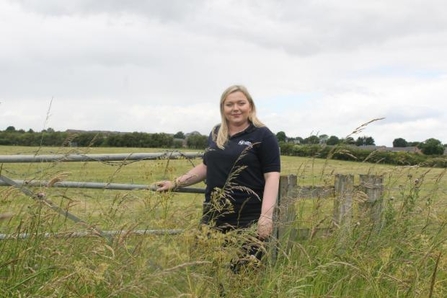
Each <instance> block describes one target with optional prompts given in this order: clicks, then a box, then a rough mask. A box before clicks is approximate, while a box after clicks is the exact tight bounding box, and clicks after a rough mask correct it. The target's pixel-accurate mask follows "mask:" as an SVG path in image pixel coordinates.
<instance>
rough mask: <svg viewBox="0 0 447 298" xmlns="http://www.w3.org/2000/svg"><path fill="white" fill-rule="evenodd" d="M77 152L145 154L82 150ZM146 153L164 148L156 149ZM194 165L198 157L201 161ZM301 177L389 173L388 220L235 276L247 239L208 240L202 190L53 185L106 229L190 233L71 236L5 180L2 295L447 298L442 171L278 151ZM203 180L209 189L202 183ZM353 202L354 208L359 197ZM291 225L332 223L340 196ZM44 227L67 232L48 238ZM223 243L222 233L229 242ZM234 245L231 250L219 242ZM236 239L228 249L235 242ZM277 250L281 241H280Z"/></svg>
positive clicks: (64, 202) (55, 168)
mask: <svg viewBox="0 0 447 298" xmlns="http://www.w3.org/2000/svg"><path fill="white" fill-rule="evenodd" d="M77 151H78V152H81V153H124V152H129V153H130V152H143V150H141V149H134V148H113V149H112V148H78V149H77ZM144 151H145V152H159V151H160V150H153V149H151V150H150V151H147V150H144ZM1 152H2V154H35V153H36V152H38V153H39V154H46V153H55V154H60V153H70V152H71V151H70V149H69V148H68V149H67V148H28V147H2V148H1ZM192 162H193V163H194V164H197V163H198V162H200V160H193V161H192ZM282 166H283V171H282V174H283V175H289V174H294V175H296V176H297V179H298V184H300V185H307V186H309V185H314V186H321V185H324V186H333V185H334V177H335V175H336V174H353V175H354V177H355V183H356V184H357V183H358V179H359V178H358V175H359V174H373V175H383V177H384V186H385V193H384V206H385V208H384V216H385V219H386V224H385V225H384V227H383V228H382V229H381V230H380V231H376V230H374V229H373V226H372V224H371V223H370V222H369V221H368V220H367V216H366V215H365V214H364V213H362V212H361V209H359V208H356V212H355V213H354V214H355V218H354V219H353V225H352V227H351V229H350V230H349V233H348V234H346V233H345V231H342V230H334V231H333V233H331V234H316V236H315V237H311V238H305V239H304V238H303V239H302V238H299V239H295V240H292V241H291V242H290V243H282V244H281V245H280V246H278V247H276V248H277V249H278V250H277V252H278V254H277V258H276V261H275V262H273V261H271V260H270V262H266V263H265V264H264V265H263V267H261V268H255V269H251V270H248V271H247V272H246V273H244V274H238V275H235V274H233V273H231V272H230V270H229V269H228V264H229V262H230V260H231V258H232V257H234V254H235V252H236V249H235V247H237V243H239V242H240V241H243V240H244V239H245V238H246V237H248V235H227V236H222V235H211V236H210V235H208V234H207V233H206V231H201V230H199V229H198V228H197V227H198V225H197V223H198V220H199V217H200V211H201V209H200V208H201V203H202V200H203V197H202V195H200V194H173V193H164V194H160V193H154V192H151V191H141V190H139V191H113V190H86V189H61V188H45V187H41V188H39V189H33V190H34V191H36V192H44V193H45V194H46V197H47V198H48V199H50V200H51V201H53V202H54V203H55V204H57V205H58V206H61V207H62V208H65V209H67V210H69V211H70V212H72V213H73V214H75V215H77V216H78V217H80V218H82V219H83V220H85V221H86V222H87V223H88V224H91V225H93V226H96V227H98V228H101V229H103V230H130V231H132V230H138V229H183V230H184V232H183V233H182V234H180V235H147V236H135V235H132V234H125V235H120V236H116V237H115V238H114V240H113V242H109V241H107V240H106V239H103V238H101V237H98V236H92V237H84V238H77V237H70V236H69V235H70V233H72V232H75V231H86V230H89V228H88V227H86V226H84V225H81V224H74V223H73V222H71V221H69V220H66V219H65V218H64V217H63V216H60V215H58V214H57V213H55V212H54V211H53V210H51V209H49V208H47V207H46V206H43V205H42V204H41V203H39V202H36V201H33V200H32V199H31V198H28V197H26V196H24V195H23V194H22V193H21V192H19V191H18V190H16V189H13V188H9V187H0V208H1V209H0V214H4V213H6V212H8V213H11V214H12V217H10V218H7V219H3V220H1V221H0V233H2V234H19V233H28V234H29V235H32V236H31V237H29V238H26V239H10V240H1V241H0V296H2V297H218V296H219V294H220V292H222V289H224V291H225V292H226V294H227V297H445V296H446V295H447V259H446V256H445V255H444V252H445V251H446V249H447V245H446V243H445V239H447V231H446V227H445V225H446V216H447V214H446V211H445V210H446V197H447V196H446V186H445V185H447V184H446V182H447V181H446V177H445V170H442V169H428V168H418V167H395V166H387V165H375V164H368V163H354V162H341V161H327V160H319V159H309V158H299V157H286V156H283V157H282ZM191 167H192V165H191V163H190V161H187V160H175V161H169V162H168V161H167V160H157V161H140V162H132V163H119V162H118V163H100V162H85V163H48V164H47V163H39V164H3V165H1V173H2V174H3V175H5V176H8V177H10V178H13V179H25V180H26V179H36V180H51V179H54V178H57V177H59V178H61V179H65V180H69V181H97V182H119V183H136V184H151V183H153V182H154V181H157V180H159V179H165V178H168V179H169V178H173V177H175V176H177V175H179V174H182V173H184V172H185V171H187V170H188V169H190V168H191ZM202 186H203V185H202ZM356 207H357V204H356ZM295 208H296V211H297V215H296V218H295V220H294V222H292V224H291V225H290V227H291V228H302V227H307V228H311V229H312V228H319V227H328V226H330V223H331V215H332V208H333V200H332V199H312V200H311V199H308V200H306V199H302V200H298V201H297V203H296V205H295ZM44 233H59V234H61V233H62V234H65V235H66V237H60V238H56V237H50V238H47V237H45V234H44ZM224 238H226V239H224ZM223 242H226V243H227V245H222V243H223ZM228 243H230V244H228ZM272 248H275V245H273V244H272Z"/></svg>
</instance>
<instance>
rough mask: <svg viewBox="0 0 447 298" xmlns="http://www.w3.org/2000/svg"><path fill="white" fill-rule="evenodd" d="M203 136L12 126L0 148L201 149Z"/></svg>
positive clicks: (1, 137) (1, 139)
mask: <svg viewBox="0 0 447 298" xmlns="http://www.w3.org/2000/svg"><path fill="white" fill-rule="evenodd" d="M206 143H207V136H203V135H201V134H199V133H196V132H194V133H190V134H184V133H183V132H178V133H176V134H167V133H144V132H108V131H77V130H69V131H55V130H54V129H52V128H48V129H45V130H42V131H41V132H34V131H33V130H31V129H30V130H28V131H24V130H22V129H19V130H16V129H15V128H14V127H13V126H9V127H7V129H6V130H4V131H0V145H9V146H49V147H53V146H56V147H58V146H63V147H70V146H71V147H128V148H131V147H133V148H184V147H187V148H191V149H204V148H205V147H206Z"/></svg>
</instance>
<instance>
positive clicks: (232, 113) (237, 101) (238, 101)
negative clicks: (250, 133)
mask: <svg viewBox="0 0 447 298" xmlns="http://www.w3.org/2000/svg"><path fill="white" fill-rule="evenodd" d="M250 113H251V104H250V102H249V101H248V99H247V97H246V96H245V95H244V93H242V92H241V91H236V92H233V93H230V94H229V95H228V96H227V98H226V99H225V101H224V103H223V114H224V116H225V119H227V121H228V125H230V126H241V125H246V124H247V123H248V116H249V115H250Z"/></svg>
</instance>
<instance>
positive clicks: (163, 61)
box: [0, 0, 447, 146]
mask: <svg viewBox="0 0 447 298" xmlns="http://www.w3.org/2000/svg"><path fill="white" fill-rule="evenodd" d="M445 8H447V3H446V2H445V1H440V0H429V1H418V0H409V1H407V0H405V1H404V0H394V1H384V0H380V1H372V2H359V1H353V0H340V1H336V2H335V1H329V2H328V1H326V2H321V1H292V0H280V1H273V0H260V1H248V0H242V1H236V0H223V1H222V0H220V1H217V0H214V1H203V0H192V1H160V0H158V1H130V2H129V1H128V2H125V1H115V0H114V1H104V0H96V1H87V0H80V1H71V2H61V1H56V0H49V1H37V0H21V1H5V0H3V1H1V0H0V34H1V36H2V39H1V40H0V81H1V82H2V88H0V102H1V104H0V129H2V127H4V128H6V127H7V126H9V125H13V126H15V127H16V128H24V129H27V128H33V129H35V130H39V129H41V127H42V126H43V125H44V123H45V124H46V125H49V126H50V127H53V128H55V129H65V128H72V129H76V128H79V129H92V130H96V129H108V128H110V130H121V131H145V130H147V131H151V132H163V131H171V132H177V131H184V132H189V130H190V131H193V130H197V131H200V132H201V133H204V134H205V133H208V131H209V130H210V129H211V127H212V126H213V125H214V124H215V123H216V122H217V121H219V114H218V102H219V98H220V94H221V92H222V91H223V90H224V89H225V88H226V87H227V86H228V85H231V84H234V83H238V84H241V83H242V84H244V85H246V86H247V87H248V88H249V90H250V91H251V93H252V95H253V97H254V98H255V100H256V103H257V107H258V110H259V111H258V112H259V116H260V118H261V119H262V120H263V121H264V122H265V123H266V124H268V125H269V127H271V129H272V130H273V131H285V132H286V134H287V135H288V136H301V137H306V136H308V135H310V134H315V133H319V134H328V135H336V136H338V137H344V136H346V135H348V134H349V133H351V132H352V131H353V130H354V129H355V128H356V127H358V126H359V125H361V124H363V123H365V122H368V121H370V120H371V119H374V118H379V117H385V119H384V120H382V121H378V122H375V123H372V124H371V125H368V127H367V128H366V129H365V130H364V132H363V133H364V134H366V135H371V136H372V137H373V138H374V139H375V140H376V143H377V144H386V145H389V146H391V143H392V141H393V139H394V138H395V137H403V138H405V139H407V140H420V141H422V140H425V139H428V138H430V137H435V138H438V139H440V140H441V141H443V142H444V143H446V142H447V134H446V133H445V131H446V129H445V125H444V124H443V123H446V120H447V119H445V117H446V116H444V114H443V113H442V111H443V110H445V108H446V106H445V105H446V104H445V103H444V99H445V97H446V95H447V94H446V93H447V91H446V90H445V88H444V86H445V85H446V76H447V60H446V59H444V56H445V54H444V53H445V52H446V51H447V38H446V36H447V32H446V31H447V19H446V18H445V17H444V15H443V14H444V13H443V12H444V11H445ZM50 100H53V104H52V108H51V117H50V118H49V119H46V118H47V109H48V103H49V102H50ZM167 115H169V116H167ZM197 119H201V120H200V121H197ZM74 126H76V127H74ZM4 128H3V129H4Z"/></svg>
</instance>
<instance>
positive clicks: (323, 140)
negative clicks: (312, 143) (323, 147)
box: [318, 134, 329, 144]
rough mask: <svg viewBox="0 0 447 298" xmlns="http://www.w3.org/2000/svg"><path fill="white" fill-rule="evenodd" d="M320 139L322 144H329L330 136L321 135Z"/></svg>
mask: <svg viewBox="0 0 447 298" xmlns="http://www.w3.org/2000/svg"><path fill="white" fill-rule="evenodd" d="M318 138H319V139H320V144H327V140H328V139H329V136H328V135H325V134H322V135H319V136H318Z"/></svg>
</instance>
